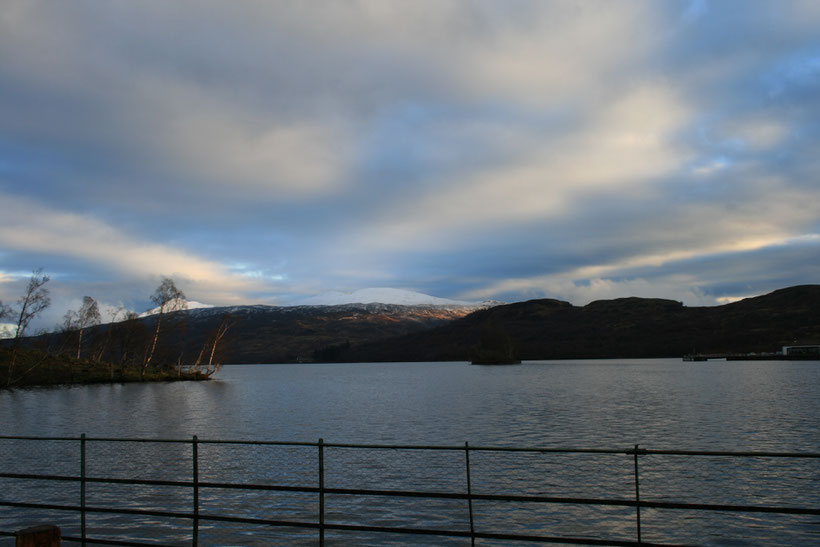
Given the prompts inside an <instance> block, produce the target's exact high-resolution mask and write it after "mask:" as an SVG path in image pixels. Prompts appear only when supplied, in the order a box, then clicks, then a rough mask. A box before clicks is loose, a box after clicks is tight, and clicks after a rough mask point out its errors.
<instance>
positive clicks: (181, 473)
mask: <svg viewBox="0 0 820 547" xmlns="http://www.w3.org/2000/svg"><path fill="white" fill-rule="evenodd" d="M0 419H2V422H1V426H0V434H2V435H37V436H78V435H80V434H81V433H86V434H88V435H89V436H91V437H118V438H121V437H129V438H162V439H186V438H190V437H191V436H192V435H198V436H199V437H200V438H201V439H230V440H273V441H303V442H316V441H317V440H318V439H319V438H322V439H324V441H325V442H329V443H368V444H370V443H394V444H435V445H463V444H464V442H465V441H469V443H470V445H472V446H479V445H480V446H523V447H574V448H612V449H629V448H631V447H633V446H634V445H636V444H639V445H641V447H643V448H651V449H686V450H710V451H714V450H733V451H738V450H743V451H745V450H750V451H778V452H792V451H795V452H820V362H816V361H806V362H797V361H772V362H766V361H758V362H717V361H710V362H695V363H684V362H681V361H680V360H676V359H675V360H664V359H648V360H590V361H544V362H527V363H524V364H522V365H515V366H471V365H468V364H466V363H404V364H398V363H389V364H380V363H368V364H363V363H360V364H324V365H323V364H299V365H266V366H262V365H255V366H254V365H245V366H226V367H224V368H223V369H222V370H220V372H219V374H218V380H217V381H212V382H190V383H182V382H180V383H167V384H126V385H100V386H79V387H72V388H60V389H33V390H16V391H13V392H0ZM76 445H77V443H76V442H75V443H68V442H60V441H53V442H47V443H43V442H40V443H36V446H33V445H32V444H31V443H27V442H24V441H8V440H6V441H0V458H2V460H0V461H1V462H2V464H3V467H4V469H5V470H6V472H17V473H23V472H44V473H45V472H48V473H55V472H64V473H67V474H77V462H78V461H79V460H78V455H77V453H78V448H77V446H76ZM88 450H89V452H88V461H89V464H88V465H89V476H92V477H93V476H116V477H123V478H129V477H130V478H134V477H140V478H146V477H148V478H162V479H169V480H171V479H173V480H190V459H191V447H190V445H169V444H162V443H153V444H135V443H129V444H123V443H119V444H118V443H90V444H89V448H88ZM21 453H24V454H26V455H27V457H26V458H20V457H19V455H20V454H21ZM471 458H472V460H471V471H472V488H473V492H474V493H504V494H524V493H526V494H536V495H552V496H572V497H593V498H614V499H632V497H634V477H633V475H632V473H633V467H632V466H633V461H632V458H631V457H630V456H626V455H588V454H582V455H577V454H571V455H567V454H546V455H544V454H516V453H503V454H497V453H475V454H473V455H471ZM200 459H201V460H202V463H201V464H200V468H201V470H200V473H201V476H200V479H201V480H212V481H226V482H228V481H233V482H263V483H265V484H284V485H302V486H316V481H317V479H316V469H317V456H316V448H315V447H312V448H300V447H270V446H251V447H248V446H237V445H216V444H214V445H202V446H201V448H200ZM325 459H326V461H325V466H326V477H327V478H326V486H327V487H340V488H341V487H346V488H393V489H415V490H425V491H452V492H462V493H463V492H464V491H465V482H466V481H465V467H464V454H463V453H455V452H441V453H440V452H436V453H433V452H419V451H381V452H379V451H370V452H367V451H357V450H352V449H340V448H337V449H328V450H327V454H326V457H325ZM640 466H641V496H642V499H648V500H649V499H651V500H657V501H662V500H674V501H684V502H709V503H727V504H747V505H754V504H758V505H766V504H775V505H788V506H802V507H813V508H817V507H820V461H818V460H806V459H800V460H772V459H767V458H762V459H759V458H756V459H742V460H741V459H735V458H732V459H727V458H722V459H721V458H715V457H699V458H684V457H681V456H646V457H642V458H641V460H640ZM66 484H69V483H63V484H54V483H48V485H47V486H45V485H44V486H39V489H38V490H37V492H35V493H32V492H31V489H24V488H23V487H22V486H21V485H20V484H19V482H15V481H12V480H7V479H0V485H2V487H3V488H4V493H3V495H0V497H1V498H3V499H6V500H9V499H11V500H12V501H19V500H18V499H17V498H21V499H22V498H25V499H26V500H27V501H36V500H35V499H34V498H36V497H37V496H45V497H47V498H48V499H49V502H50V503H58V501H59V502H60V503H71V504H76V503H77V498H76V491H77V487H76V485H74V484H69V486H66ZM127 488H130V490H127ZM10 496H11V497H12V498H10ZM32 496H34V498H32ZM89 496H90V499H91V501H89V505H95V506H99V505H101V504H110V505H117V504H124V506H128V507H138V508H143V507H159V508H168V509H169V510H178V511H188V510H190V502H191V496H190V493H188V492H183V493H176V492H170V491H168V489H165V490H162V489H158V488H148V487H139V488H135V487H133V486H131V487H125V486H107V485H92V486H89ZM272 498H273V499H272ZM54 500H58V501H54ZM201 502H202V504H203V509H202V511H203V512H216V511H223V512H224V511H225V510H226V508H227V511H228V512H229V513H230V514H232V515H240V516H257V517H261V518H271V519H273V518H282V519H287V520H308V521H309V520H314V519H315V512H316V510H317V508H316V503H317V502H316V496H315V495H308V494H287V495H285V494H284V493H273V494H271V493H270V492H267V493H244V494H241V495H240V494H238V493H232V492H227V491H223V490H215V489H208V490H203V492H202V494H201ZM327 503H328V521H331V522H339V523H351V524H353V523H358V524H370V525H391V526H408V527H409V526H421V527H430V528H452V529H464V528H465V526H467V527H469V522H467V521H465V516H466V510H465V503H464V502H463V501H462V500H433V501H430V500H412V499H411V500H409V501H408V500H407V499H405V500H398V501H396V502H393V501H389V500H384V499H380V498H375V499H374V498H364V497H346V498H345V497H340V496H336V497H329V498H328V500H327ZM186 504H187V505H186ZM533 505H534V504H530V505H529V506H528V505H525V504H521V503H509V502H504V503H502V502H483V503H476V504H475V508H474V509H475V518H476V529H477V530H481V531H496V532H498V531H501V532H514V533H527V534H541V535H568V536H572V537H591V538H601V537H605V538H610V539H624V540H634V539H635V524H634V513H635V510H634V508H602V507H589V506H587V507H578V506H560V507H557V506H554V505H550V506H543V505H540V504H539V505H538V506H537V507H533ZM35 516H36V517H38V518H37V519H36V521H37V522H38V523H39V522H40V521H42V519H43V518H46V517H48V518H47V520H48V519H50V520H48V521H53V522H58V523H59V524H61V526H62V527H63V528H64V534H68V533H70V534H72V535H78V532H77V524H76V521H77V517H76V515H66V514H65V513H64V512H63V513H62V514H61V513H58V512H54V513H48V514H38V515H35ZM31 518H32V515H31V513H25V511H24V510H17V509H14V510H12V509H9V508H0V530H6V531H13V530H15V529H19V528H21V527H24V525H28V524H31V523H32V522H30V520H27V519H31ZM123 519H124V517H121V516H109V515H95V516H89V534H93V535H94V536H95V537H96V536H97V535H106V534H108V535H110V537H118V536H119V535H123V534H128V537H129V538H131V539H134V540H136V539H150V538H152V537H162V538H163V541H165V542H169V543H172V544H179V545H184V544H186V537H188V536H187V535H186V534H187V532H186V527H190V523H189V522H176V523H173V522H172V523H165V522H161V521H160V520H157V519H142V520H139V519H137V520H133V519H132V520H128V521H126V520H123ZM465 522H466V523H465ZM21 523H22V525H21ZM642 531H643V540H644V541H657V542H670V543H672V542H675V543H692V544H703V545H733V546H736V545H806V544H814V543H818V542H820V517H817V516H784V515H766V514H761V513H757V514H733V513H723V514H720V513H717V514H711V513H709V514H707V513H702V512H695V511H680V510H677V511H675V510H651V509H644V510H643V512H642ZM327 537H328V544H329V545H332V544H335V545H346V544H357V545H384V544H405V543H410V542H414V541H415V542H416V543H418V544H428V545H430V544H435V545H444V544H450V545H464V544H465V542H464V541H463V540H457V539H450V540H448V539H446V538H425V537H423V536H422V537H421V538H420V539H414V537H413V536H390V535H384V534H369V535H368V534H365V535H355V536H354V535H351V534H350V533H335V534H328V536H327ZM315 538H316V534H315V532H311V531H307V532H299V531H292V530H281V529H273V530H271V529H263V530H259V529H258V528H257V529H253V528H249V527H247V526H227V525H223V524H208V525H204V524H203V525H202V527H201V531H200V541H201V542H202V544H225V545H228V544H232V545H246V544H247V545H251V544H255V545H272V544H280V545H292V544H305V545H312V544H315V543H316V539H315ZM4 541H5V543H4ZM187 541H190V540H189V539H188V540H187ZM11 544H12V542H11V540H10V539H8V538H0V545H11ZM466 544H469V541H467V542H466ZM481 544H482V545H490V544H498V545H501V544H504V543H503V542H497V543H490V542H483V543H481Z"/></svg>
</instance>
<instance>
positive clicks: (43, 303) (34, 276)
mask: <svg viewBox="0 0 820 547" xmlns="http://www.w3.org/2000/svg"><path fill="white" fill-rule="evenodd" d="M50 279H51V278H50V277H49V276H47V275H46V274H44V273H43V269H42V268H38V269H36V270H34V271H33V272H32V273H31V278H30V279H29V281H28V285H27V286H26V292H25V294H23V296H21V297H20V298H19V299H18V300H17V305H18V306H20V315H19V316H18V317H17V329H16V330H15V332H14V338H15V340H19V339H20V338H22V337H23V336H25V334H26V330H27V329H28V326H29V324H30V323H31V320H32V319H34V318H35V317H37V316H38V315H39V314H40V312H42V311H43V310H44V309H46V308H47V307H49V306H50V305H51V298H50V297H49V295H48V289H47V288H45V287H44V285H45V284H46V283H48V282H49V280H50Z"/></svg>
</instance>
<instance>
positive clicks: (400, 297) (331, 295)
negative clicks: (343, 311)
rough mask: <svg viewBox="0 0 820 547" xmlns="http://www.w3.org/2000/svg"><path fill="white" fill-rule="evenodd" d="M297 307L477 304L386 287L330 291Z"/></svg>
mask: <svg viewBox="0 0 820 547" xmlns="http://www.w3.org/2000/svg"><path fill="white" fill-rule="evenodd" d="M295 304H296V305H298V306H340V305H344V304H395V305H399V306H476V305H478V304H479V302H465V301H462V300H450V299H448V298H439V297H437V296H430V295H428V294H422V293H418V292H413V291H406V290H403V289H391V288H388V287H380V288H372V289H359V290H357V291H353V292H339V291H331V292H326V293H322V294H319V295H316V296H312V297H310V298H305V299H303V300H300V301H298V302H296V303H295Z"/></svg>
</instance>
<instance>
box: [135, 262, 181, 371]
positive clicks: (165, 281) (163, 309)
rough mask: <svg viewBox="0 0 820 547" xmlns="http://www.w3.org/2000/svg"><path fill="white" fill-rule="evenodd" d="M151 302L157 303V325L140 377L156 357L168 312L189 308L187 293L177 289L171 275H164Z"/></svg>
mask: <svg viewBox="0 0 820 547" xmlns="http://www.w3.org/2000/svg"><path fill="white" fill-rule="evenodd" d="M151 302H153V303H154V304H156V305H157V308H158V310H157V313H156V314H155V315H156V326H155V327H154V336H153V338H152V341H151V349H150V351H149V352H148V355H147V356H146V358H145V361H144V362H143V364H142V370H141V371H140V377H144V376H145V371H146V370H147V369H148V366H149V365H150V364H151V359H153V357H154V352H155V351H156V349H157V341H158V340H159V333H160V330H161V329H162V320H163V318H164V316H165V314H166V313H170V312H173V311H179V310H185V309H188V303H187V302H186V301H185V294H184V293H183V292H182V291H181V290H179V289H177V286H176V285H175V284H174V280H173V279H171V278H169V277H163V278H162V282H161V283H160V284H159V287H157V288H156V290H155V291H154V294H152V295H151Z"/></svg>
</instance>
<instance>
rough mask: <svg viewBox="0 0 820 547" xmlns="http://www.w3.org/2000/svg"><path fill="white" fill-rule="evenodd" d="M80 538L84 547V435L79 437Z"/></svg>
mask: <svg viewBox="0 0 820 547" xmlns="http://www.w3.org/2000/svg"><path fill="white" fill-rule="evenodd" d="M80 537H81V538H82V544H83V547H85V433H83V434H81V435H80Z"/></svg>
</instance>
